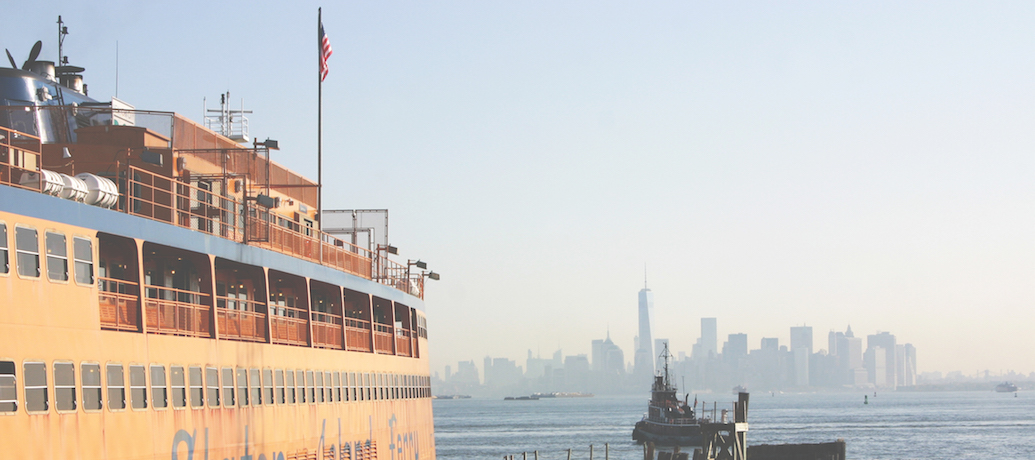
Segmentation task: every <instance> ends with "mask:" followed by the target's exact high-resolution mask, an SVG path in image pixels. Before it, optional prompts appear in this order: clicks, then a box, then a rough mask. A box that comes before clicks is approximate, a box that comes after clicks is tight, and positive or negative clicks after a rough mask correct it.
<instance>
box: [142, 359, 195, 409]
mask: <svg viewBox="0 0 1035 460" xmlns="http://www.w3.org/2000/svg"><path fill="white" fill-rule="evenodd" d="M191 369H192V370H193V369H197V371H198V387H199V388H198V390H199V393H200V390H201V388H200V387H201V368H198V367H194V368H191ZM153 378H154V377H152V379H153ZM192 378H193V376H192ZM184 380H185V379H184V377H183V366H169V388H170V390H171V391H170V393H171V396H172V398H171V399H172V406H173V407H174V408H177V409H179V408H182V407H186V406H187V388H186V387H187V385H185V383H186V382H185V381H184ZM191 383H192V384H193V383H194V382H193V381H192V382H191ZM197 403H198V404H201V395H200V394H199V395H198V397H197ZM156 407H157V406H156Z"/></svg>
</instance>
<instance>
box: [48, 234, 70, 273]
mask: <svg viewBox="0 0 1035 460" xmlns="http://www.w3.org/2000/svg"><path fill="white" fill-rule="evenodd" d="M45 237H46V241H47V278H50V280H51V281H68V242H67V241H66V240H65V235H63V234H61V233H54V232H46V233H45Z"/></svg>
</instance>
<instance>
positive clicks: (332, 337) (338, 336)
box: [310, 311, 343, 350]
mask: <svg viewBox="0 0 1035 460" xmlns="http://www.w3.org/2000/svg"><path fill="white" fill-rule="evenodd" d="M310 317H311V318H312V320H313V346H316V347H320V348H336V349H339V350H340V349H342V340H343V338H342V324H341V323H342V321H341V316H340V315H334V314H331V313H323V312H318V311H314V312H312V313H310Z"/></svg>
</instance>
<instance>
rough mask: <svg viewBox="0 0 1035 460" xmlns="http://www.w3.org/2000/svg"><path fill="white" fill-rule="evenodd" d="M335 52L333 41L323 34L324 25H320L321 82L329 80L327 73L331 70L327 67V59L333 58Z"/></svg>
mask: <svg viewBox="0 0 1035 460" xmlns="http://www.w3.org/2000/svg"><path fill="white" fill-rule="evenodd" d="M332 53H334V50H332V49H331V39H329V38H327V34H325V33H323V23H322V22H321V23H320V81H321V82H322V81H324V80H325V79H326V78H327V73H328V72H330V68H329V67H327V59H328V58H330V57H331V54H332Z"/></svg>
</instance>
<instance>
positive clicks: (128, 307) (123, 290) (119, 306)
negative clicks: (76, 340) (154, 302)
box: [97, 276, 140, 332]
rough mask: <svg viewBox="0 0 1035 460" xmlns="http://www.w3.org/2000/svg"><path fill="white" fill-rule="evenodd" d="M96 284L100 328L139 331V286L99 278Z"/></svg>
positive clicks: (112, 279)
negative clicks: (99, 309) (98, 289)
mask: <svg viewBox="0 0 1035 460" xmlns="http://www.w3.org/2000/svg"><path fill="white" fill-rule="evenodd" d="M97 284H98V286H99V287H100V305H101V328H104V329H114V330H117V331H134V332H136V331H139V330H140V326H139V325H138V324H137V323H138V312H139V307H140V302H139V298H140V297H139V292H140V291H139V289H140V287H139V285H137V283H134V282H128V281H123V280H117V279H114V278H104V277H100V276H99V277H97Z"/></svg>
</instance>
